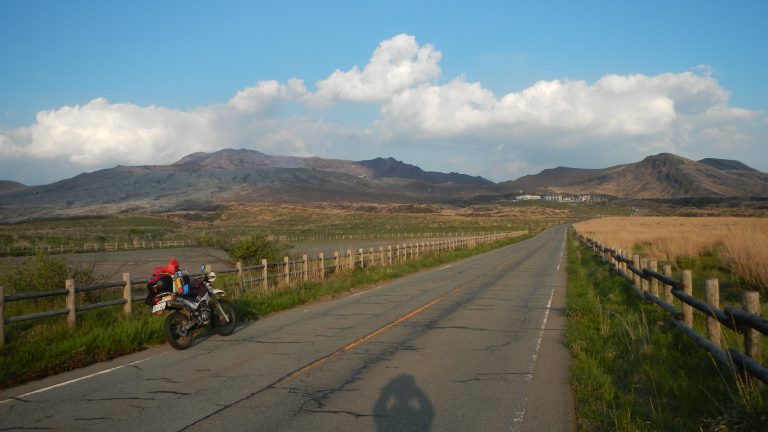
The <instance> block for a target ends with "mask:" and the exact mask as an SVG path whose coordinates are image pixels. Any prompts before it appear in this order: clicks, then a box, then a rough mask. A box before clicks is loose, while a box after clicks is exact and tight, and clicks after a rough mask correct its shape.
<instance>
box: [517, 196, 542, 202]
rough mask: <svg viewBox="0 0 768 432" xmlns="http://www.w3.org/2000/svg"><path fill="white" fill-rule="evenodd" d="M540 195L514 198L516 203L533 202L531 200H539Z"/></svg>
mask: <svg viewBox="0 0 768 432" xmlns="http://www.w3.org/2000/svg"><path fill="white" fill-rule="evenodd" d="M540 199H541V195H520V196H518V197H517V198H515V200H516V201H533V200H540Z"/></svg>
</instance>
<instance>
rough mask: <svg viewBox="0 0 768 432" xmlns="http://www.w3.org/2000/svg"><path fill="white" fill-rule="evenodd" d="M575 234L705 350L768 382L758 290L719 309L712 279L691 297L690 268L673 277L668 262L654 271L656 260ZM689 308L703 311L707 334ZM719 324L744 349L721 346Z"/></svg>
mask: <svg viewBox="0 0 768 432" xmlns="http://www.w3.org/2000/svg"><path fill="white" fill-rule="evenodd" d="M579 239H581V241H582V242H583V243H585V244H586V245H588V246H589V247H591V248H592V249H593V250H594V251H595V253H597V254H598V255H600V257H601V259H602V261H603V262H604V263H607V264H610V265H611V266H612V267H613V268H614V270H615V271H616V272H617V273H618V274H620V275H622V276H623V277H624V278H626V279H627V280H628V281H630V282H631V284H630V285H629V286H630V287H631V289H633V290H634V291H635V293H636V294H637V295H638V296H639V297H641V298H643V299H645V300H647V301H649V302H652V303H654V304H656V305H658V306H659V307H661V308H662V309H663V310H664V311H666V312H667V313H669V314H670V315H671V316H672V318H673V320H672V322H673V324H674V325H675V327H677V328H678V329H679V330H680V331H682V332H683V333H685V334H686V335H687V336H688V337H690V338H691V339H693V340H694V341H695V342H696V344H698V345H699V346H700V347H702V348H704V349H705V350H707V352H709V353H710V354H711V355H712V357H714V358H715V359H717V360H718V361H719V362H720V363H721V364H723V365H724V366H726V367H728V368H729V369H730V370H732V371H733V372H734V373H737V374H741V375H742V376H744V377H748V376H749V375H751V376H753V377H755V378H757V379H759V380H760V381H762V382H763V383H766V384H768V368H766V367H765V366H764V365H763V364H762V358H761V357H762V351H761V345H760V342H761V341H760V339H761V334H763V335H768V320H765V319H763V318H762V317H761V316H760V314H761V307H760V296H759V294H758V293H757V292H745V293H744V294H743V296H742V300H741V306H742V308H743V309H737V308H734V307H731V306H727V307H725V308H724V309H723V310H721V309H720V289H719V283H718V280H717V279H707V280H706V281H705V292H706V301H701V300H699V299H697V298H695V297H693V273H692V272H691V271H690V270H683V271H682V280H676V279H673V278H672V267H671V266H669V265H665V266H664V267H663V270H662V273H659V272H658V263H657V261H655V260H649V259H646V258H642V257H640V256H639V255H633V256H632V258H629V257H626V256H624V255H623V253H624V252H623V251H621V250H616V249H614V248H610V247H607V246H604V245H602V244H600V243H599V242H597V241H595V240H593V239H590V238H587V237H584V236H582V235H581V234H579ZM662 292H663V293H662ZM662 296H663V300H662V298H661V297H662ZM675 298H677V299H679V301H680V304H681V309H678V308H677V307H676V306H675V300H674V299H675ZM694 309H695V310H698V311H700V312H701V313H703V314H704V315H705V316H706V319H707V336H706V337H704V336H703V335H701V334H699V333H698V332H696V330H694V328H693V310H694ZM722 327H725V328H726V329H729V330H731V331H734V332H737V333H738V334H741V335H742V336H743V338H744V352H741V351H739V350H737V349H734V348H728V349H723V348H722V342H721V340H722V330H721V329H722ZM747 373H748V374H749V375H747Z"/></svg>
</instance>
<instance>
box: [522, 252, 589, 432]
mask: <svg viewBox="0 0 768 432" xmlns="http://www.w3.org/2000/svg"><path fill="white" fill-rule="evenodd" d="M566 266H567V257H566V256H565V254H563V257H562V258H561V262H560V271H559V272H558V275H557V283H556V287H555V291H554V295H553V297H552V304H551V306H550V311H549V319H548V320H547V324H546V327H545V329H544V335H543V337H542V340H541V347H540V350H539V353H538V356H537V362H536V369H535V370H534V374H533V380H532V382H531V388H530V392H529V394H528V405H527V407H526V410H525V417H524V418H523V425H522V430H523V431H575V430H576V415H575V404H574V399H573V393H572V392H571V387H570V384H569V382H568V381H569V371H568V370H569V366H570V353H569V351H568V347H567V346H566V344H565V326H566V322H567V320H566V316H565V307H566V287H567V272H566Z"/></svg>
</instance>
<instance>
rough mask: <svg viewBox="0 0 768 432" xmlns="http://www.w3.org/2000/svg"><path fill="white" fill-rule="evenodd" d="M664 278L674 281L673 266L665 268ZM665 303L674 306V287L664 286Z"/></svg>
mask: <svg viewBox="0 0 768 432" xmlns="http://www.w3.org/2000/svg"><path fill="white" fill-rule="evenodd" d="M664 276H666V277H668V278H670V279H672V266H671V265H669V264H667V265H665V266H664ZM664 301H665V302H667V304H670V305H671V304H672V303H673V302H674V301H675V297H674V296H673V295H672V286H671V285H667V284H664Z"/></svg>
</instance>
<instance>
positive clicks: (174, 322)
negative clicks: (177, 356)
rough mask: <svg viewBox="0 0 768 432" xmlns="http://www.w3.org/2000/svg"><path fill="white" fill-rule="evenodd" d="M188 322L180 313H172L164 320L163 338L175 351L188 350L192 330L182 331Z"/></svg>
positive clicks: (190, 343)
mask: <svg viewBox="0 0 768 432" xmlns="http://www.w3.org/2000/svg"><path fill="white" fill-rule="evenodd" d="M188 322H189V318H187V317H186V316H185V315H184V314H182V313H181V312H178V311H176V312H172V313H171V314H170V315H168V318H166V319H165V337H166V338H167V339H168V343H169V344H171V346H172V347H174V348H176V349H177V350H183V349H187V348H189V346H190V345H192V330H184V328H185V327H186V326H187V323H188Z"/></svg>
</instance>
